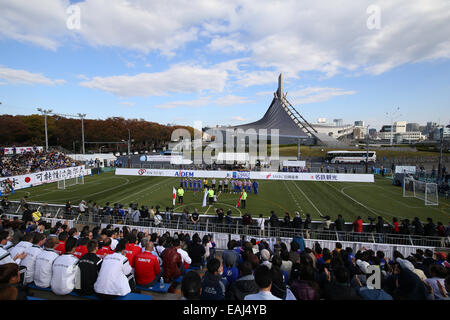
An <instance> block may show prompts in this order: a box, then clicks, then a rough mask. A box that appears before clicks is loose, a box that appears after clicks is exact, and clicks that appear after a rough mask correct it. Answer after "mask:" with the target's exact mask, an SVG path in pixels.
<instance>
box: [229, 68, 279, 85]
mask: <svg viewBox="0 0 450 320" xmlns="http://www.w3.org/2000/svg"><path fill="white" fill-rule="evenodd" d="M277 81H278V73H277V72H275V71H249V72H242V73H241V74H239V75H238V76H237V80H236V81H235V82H236V83H237V84H238V85H240V86H243V87H250V86H256V85H263V84H272V83H277Z"/></svg>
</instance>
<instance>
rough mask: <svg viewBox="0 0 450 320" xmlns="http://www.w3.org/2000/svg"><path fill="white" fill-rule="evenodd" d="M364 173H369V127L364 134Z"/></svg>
mask: <svg viewBox="0 0 450 320" xmlns="http://www.w3.org/2000/svg"><path fill="white" fill-rule="evenodd" d="M366 173H369V125H367V132H366Z"/></svg>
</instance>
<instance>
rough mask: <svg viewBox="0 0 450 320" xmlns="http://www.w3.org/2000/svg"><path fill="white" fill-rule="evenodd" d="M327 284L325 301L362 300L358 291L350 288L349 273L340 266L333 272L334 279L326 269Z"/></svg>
mask: <svg viewBox="0 0 450 320" xmlns="http://www.w3.org/2000/svg"><path fill="white" fill-rule="evenodd" d="M324 271H325V274H326V280H327V283H326V284H325V288H324V298H325V300H361V297H360V296H359V295H358V293H357V292H356V290H355V289H354V288H352V287H351V286H350V283H349V280H350V279H349V277H350V274H349V271H348V270H347V269H346V268H345V267H343V266H339V267H337V268H336V269H335V270H333V279H332V278H331V274H330V272H329V271H328V269H327V268H325V269H324Z"/></svg>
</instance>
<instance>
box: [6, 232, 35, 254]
mask: <svg viewBox="0 0 450 320" xmlns="http://www.w3.org/2000/svg"><path fill="white" fill-rule="evenodd" d="M33 236H34V232H29V233H27V234H26V235H25V236H24V237H23V240H22V241H20V242H19V243H18V244H16V245H15V246H14V247H12V248H10V249H9V253H10V255H11V257H15V256H17V255H19V254H22V253H24V252H25V251H26V250H27V249H28V248H29V247H31V246H32V245H33Z"/></svg>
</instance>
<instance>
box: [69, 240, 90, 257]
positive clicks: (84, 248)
mask: <svg viewBox="0 0 450 320" xmlns="http://www.w3.org/2000/svg"><path fill="white" fill-rule="evenodd" d="M85 239H86V241H84V239H83V240H82V241H81V243H80V245H79V246H78V247H77V248H76V249H75V252H74V253H73V255H74V256H75V257H77V258H78V259H81V257H82V256H84V255H85V254H86V253H88V252H89V251H88V249H87V246H86V245H87V243H88V241H89V239H88V238H85Z"/></svg>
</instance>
